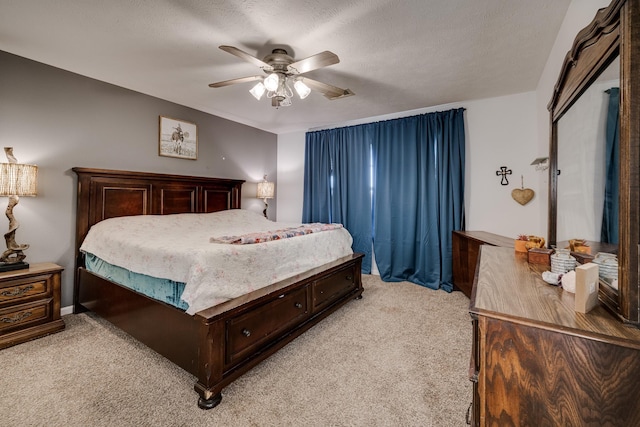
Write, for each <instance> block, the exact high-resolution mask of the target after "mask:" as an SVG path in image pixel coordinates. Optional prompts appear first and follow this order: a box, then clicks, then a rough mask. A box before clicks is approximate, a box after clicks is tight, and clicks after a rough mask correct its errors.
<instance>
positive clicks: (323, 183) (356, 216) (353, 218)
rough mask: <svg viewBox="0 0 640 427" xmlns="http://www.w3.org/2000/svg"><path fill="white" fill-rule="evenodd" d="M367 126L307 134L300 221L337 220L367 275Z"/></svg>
mask: <svg viewBox="0 0 640 427" xmlns="http://www.w3.org/2000/svg"><path fill="white" fill-rule="evenodd" d="M370 159H371V126H370V125H360V126H351V127H346V128H338V129H329V130H325V131H316V132H308V133H307V134H306V141H305V168H304V200H303V207H302V222H305V223H309V222H325V223H340V224H342V225H343V226H344V227H345V228H346V229H347V230H349V233H351V236H352V237H353V246H352V247H353V250H354V251H355V252H361V253H364V254H365V258H364V260H363V262H362V271H363V272H364V273H367V274H368V273H371V239H372V237H371V175H370V174H371V172H370V171H371V169H370V161H371V160H370Z"/></svg>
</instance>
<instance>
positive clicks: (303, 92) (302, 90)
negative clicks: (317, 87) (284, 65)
mask: <svg viewBox="0 0 640 427" xmlns="http://www.w3.org/2000/svg"><path fill="white" fill-rule="evenodd" d="M293 87H294V88H295V90H296V92H298V96H299V97H300V99H305V98H306V97H307V96H309V94H310V93H311V89H309V86H307V85H306V84H304V82H303V81H302V80H296V82H295V83H294V84H293Z"/></svg>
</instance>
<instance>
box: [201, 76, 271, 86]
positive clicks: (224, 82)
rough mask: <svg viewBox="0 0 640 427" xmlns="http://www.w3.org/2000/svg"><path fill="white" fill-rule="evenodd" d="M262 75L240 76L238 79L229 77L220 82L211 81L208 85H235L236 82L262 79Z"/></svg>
mask: <svg viewBox="0 0 640 427" xmlns="http://www.w3.org/2000/svg"><path fill="white" fill-rule="evenodd" d="M262 79H263V77H262V76H249V77H240V78H239V79H231V80H225V81H222V82H216V83H211V84H210V85H209V87H224V86H229V85H235V84H238V83H247V82H255V81H256V80H262Z"/></svg>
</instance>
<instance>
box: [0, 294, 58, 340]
mask: <svg viewBox="0 0 640 427" xmlns="http://www.w3.org/2000/svg"><path fill="white" fill-rule="evenodd" d="M51 305H52V300H50V299H49V300H42V301H38V302H35V303H28V304H20V305H15V306H13V307H9V308H5V309H3V310H0V334H3V333H7V332H10V331H12V330H15V329H23V328H25V327H29V326H31V325H36V324H39V323H44V322H47V321H50V320H52V319H51V312H52V311H51V308H52V307H51Z"/></svg>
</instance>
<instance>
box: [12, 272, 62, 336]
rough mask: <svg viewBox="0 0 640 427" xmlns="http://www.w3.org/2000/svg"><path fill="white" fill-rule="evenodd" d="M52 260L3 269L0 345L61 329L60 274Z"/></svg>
mask: <svg viewBox="0 0 640 427" xmlns="http://www.w3.org/2000/svg"><path fill="white" fill-rule="evenodd" d="M62 270H63V268H62V267H60V266H59V265H56V264H53V263H39V264H31V265H30V266H29V268H28V269H24V270H15V271H9V272H4V273H0V349H2V348H6V347H10V346H12V345H15V344H20V343H22V342H25V341H28V340H31V339H34V338H38V337H41V336H43V335H47V334H51V333H54V332H59V331H61V330H63V329H64V321H63V320H62V318H61V316H60V276H61V273H62Z"/></svg>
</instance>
